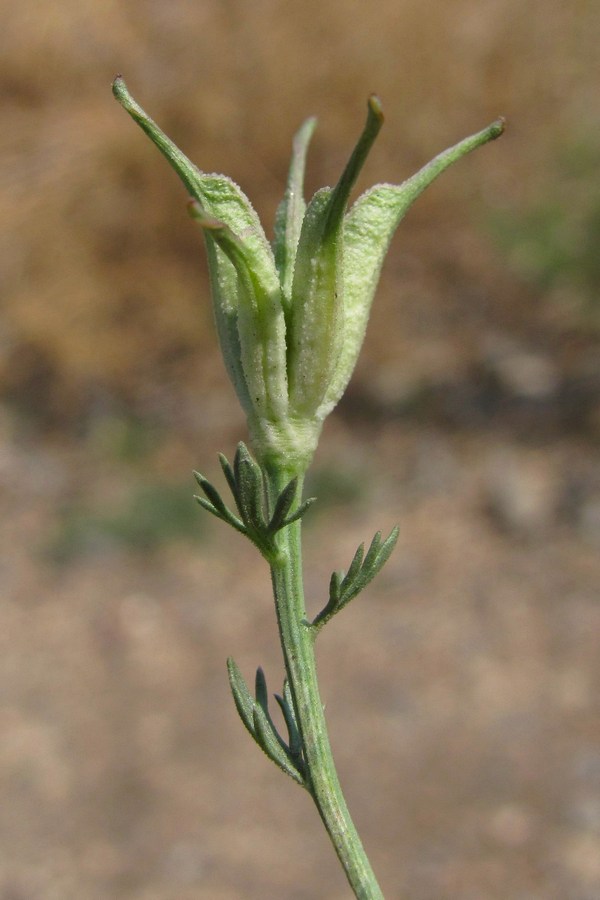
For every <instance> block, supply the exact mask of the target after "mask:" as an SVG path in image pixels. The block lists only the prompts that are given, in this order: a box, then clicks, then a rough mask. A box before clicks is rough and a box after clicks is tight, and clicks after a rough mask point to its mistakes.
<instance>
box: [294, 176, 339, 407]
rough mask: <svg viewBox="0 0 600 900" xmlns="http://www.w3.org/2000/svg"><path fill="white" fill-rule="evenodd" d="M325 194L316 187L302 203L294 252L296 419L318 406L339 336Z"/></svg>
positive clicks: (333, 244) (334, 254) (335, 251)
mask: <svg viewBox="0 0 600 900" xmlns="http://www.w3.org/2000/svg"><path fill="white" fill-rule="evenodd" d="M331 194H332V191H331V189H330V188H321V190H319V191H317V193H316V194H315V195H314V197H313V198H312V200H311V201H310V203H309V204H308V207H307V209H306V213H305V215H304V221H303V223H302V231H301V234H300V240H299V243H298V251H297V253H296V265H295V269H294V280H293V286H292V305H291V308H290V311H289V317H288V341H287V343H288V379H289V398H290V413H291V414H292V415H294V416H296V417H298V418H302V417H311V416H313V415H314V413H315V410H316V409H317V408H318V407H319V404H320V403H321V401H322V399H323V396H324V394H325V391H326V390H327V386H328V384H329V381H330V378H331V375H332V373H333V371H334V366H335V362H336V359H337V355H338V353H339V350H340V345H341V340H342V320H341V313H342V308H341V304H342V296H341V291H340V290H338V273H339V271H340V264H339V256H340V250H341V242H340V241H339V240H335V239H333V240H329V241H328V242H327V243H326V244H324V243H323V229H324V224H325V220H326V218H327V212H328V209H329V200H330V198H331Z"/></svg>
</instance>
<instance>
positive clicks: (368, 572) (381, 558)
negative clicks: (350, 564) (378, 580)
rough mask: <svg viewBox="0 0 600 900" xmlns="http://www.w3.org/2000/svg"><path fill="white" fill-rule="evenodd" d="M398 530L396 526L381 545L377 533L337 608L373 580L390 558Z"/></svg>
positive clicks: (379, 536)
mask: <svg viewBox="0 0 600 900" xmlns="http://www.w3.org/2000/svg"><path fill="white" fill-rule="evenodd" d="M398 534H399V529H398V526H396V527H395V528H394V529H393V530H392V532H391V533H390V535H389V536H388V537H387V538H386V540H385V541H384V542H383V544H382V543H381V532H380V531H378V532H377V534H376V535H375V537H374V538H373V540H372V542H371V546H370V547H369V549H368V551H367V555H366V557H365V560H364V562H363V564H362V567H361V569H360V572H358V574H357V575H356V577H355V578H354V580H353V582H352V584H348V586H347V587H346V588H345V589H344V585H342V596H341V599H340V603H339V606H338V608H339V609H342V608H343V607H344V606H346V604H347V603H349V602H350V600H352V599H354V597H356V596H357V594H360V592H361V591H362V590H363V589H364V588H365V587H366V586H367V585H368V584H369V583H370V582H371V581H372V580H373V579H374V578H375V576H376V575H377V574H378V573H379V572H380V571H381V569H382V568H383V567H384V565H385V564H386V562H387V561H388V559H389V558H390V556H391V553H392V550H393V549H394V547H395V546H396V541H397V540H398Z"/></svg>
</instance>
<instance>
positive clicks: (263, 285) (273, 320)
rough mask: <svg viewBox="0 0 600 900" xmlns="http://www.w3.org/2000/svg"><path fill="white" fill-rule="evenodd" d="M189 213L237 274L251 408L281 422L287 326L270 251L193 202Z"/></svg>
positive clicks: (239, 327) (243, 358)
mask: <svg viewBox="0 0 600 900" xmlns="http://www.w3.org/2000/svg"><path fill="white" fill-rule="evenodd" d="M189 210H190V215H191V216H192V217H193V218H194V220H195V221H196V222H197V223H198V224H199V225H200V227H201V228H202V229H203V230H204V232H205V234H207V236H208V237H209V239H212V240H214V242H215V243H216V244H217V245H218V247H219V249H220V250H221V251H222V252H223V253H224V254H225V255H226V257H227V260H228V261H229V262H230V263H231V265H233V267H234V268H235V271H236V274H237V292H236V294H237V309H236V324H237V334H238V340H239V350H240V356H241V363H242V369H243V373H244V377H245V382H246V385H247V389H248V393H249V399H250V402H251V404H252V408H253V410H254V412H255V413H256V414H257V415H258V416H259V417H261V418H266V419H275V420H277V419H280V418H283V417H285V415H286V414H287V372H286V346H285V321H284V317H283V308H282V305H281V291H280V287H279V279H278V278H277V273H276V271H275V264H274V260H273V256H272V253H271V248H270V247H268V245H267V253H263V252H262V250H263V249H264V248H261V247H260V244H257V242H256V241H254V242H253V241H251V239H250V237H249V238H247V239H246V238H244V239H242V238H241V237H239V236H238V234H237V233H236V232H234V231H233V230H232V228H231V227H230V226H229V225H228V224H227V223H225V222H223V221H222V220H219V219H216V218H214V217H213V216H208V215H207V214H206V212H205V210H204V208H203V207H202V206H201V204H199V203H198V202H197V201H192V202H191V203H190V204H189ZM219 264H220V261H219V258H218V257H217V259H216V265H217V267H218V266H219ZM217 277H218V276H217ZM225 314H226V313H225ZM226 321H227V320H226Z"/></svg>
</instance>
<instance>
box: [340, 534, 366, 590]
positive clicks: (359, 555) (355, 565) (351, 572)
mask: <svg viewBox="0 0 600 900" xmlns="http://www.w3.org/2000/svg"><path fill="white" fill-rule="evenodd" d="M364 553H365V545H364V543H363V544H361V545H360V546H359V547H358V549H357V551H356V553H355V554H354V556H353V558H352V562H351V563H350V568H349V569H348V571H347V573H346V576H345V578H344V580H343V581H342V591H343V589H344V587H345V586H346V585H350V584H352V582H353V581H354V579H355V578H356V576H357V574H358V572H359V571H360V567H361V565H362V561H363V556H364Z"/></svg>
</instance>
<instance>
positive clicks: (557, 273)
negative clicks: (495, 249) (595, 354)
mask: <svg viewBox="0 0 600 900" xmlns="http://www.w3.org/2000/svg"><path fill="white" fill-rule="evenodd" d="M555 176H556V179H555V180H554V179H553V180H552V182H550V183H549V184H546V185H544V186H543V189H542V191H541V192H540V195H539V196H538V197H536V198H530V199H529V202H528V203H527V201H526V205H522V204H520V203H516V204H515V206H514V208H513V209H511V210H510V211H507V210H504V211H503V210H498V211H496V214H495V216H494V217H493V218H492V230H493V233H494V234H495V235H496V236H497V237H498V239H499V241H500V246H501V247H502V248H503V249H504V250H505V251H506V252H507V254H508V258H509V261H510V263H511V265H512V266H513V268H514V271H515V273H517V274H518V275H520V276H522V277H523V278H524V279H526V280H527V281H528V282H529V283H530V284H531V285H532V286H533V287H534V288H535V289H536V290H537V291H538V292H539V293H540V294H541V296H542V297H543V300H544V303H548V304H553V303H554V304H556V305H557V306H558V307H559V308H560V309H561V310H562V311H563V314H564V315H566V316H569V317H570V319H571V321H572V322H573V323H574V324H575V325H579V326H580V327H581V328H585V327H586V324H587V325H589V327H590V328H593V327H594V326H595V327H597V326H598V325H599V324H600V140H599V139H598V135H597V134H594V135H589V136H587V137H586V138H585V139H581V140H580V141H578V142H575V141H572V142H569V143H568V144H567V145H566V146H564V147H558V148H557V153H556V163H555Z"/></svg>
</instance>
